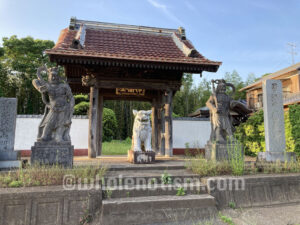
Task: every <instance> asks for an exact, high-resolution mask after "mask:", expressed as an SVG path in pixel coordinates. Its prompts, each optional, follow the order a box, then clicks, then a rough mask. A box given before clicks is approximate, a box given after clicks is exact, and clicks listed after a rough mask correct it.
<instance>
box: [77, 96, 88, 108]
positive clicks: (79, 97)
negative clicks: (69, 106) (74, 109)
mask: <svg viewBox="0 0 300 225" xmlns="http://www.w3.org/2000/svg"><path fill="white" fill-rule="evenodd" d="M74 99H75V104H76V105H77V104H79V103H80V102H88V101H89V96H88V95H84V94H79V95H75V96H74Z"/></svg>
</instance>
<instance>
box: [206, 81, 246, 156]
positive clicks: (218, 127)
mask: <svg viewBox="0 0 300 225" xmlns="http://www.w3.org/2000/svg"><path fill="white" fill-rule="evenodd" d="M215 83H216V84H217V88H216V89H215V86H214V84H215ZM212 87H213V93H212V95H211V96H210V97H209V99H208V101H207V102H206V106H207V107H208V108H209V110H210V121H211V135H210V140H209V141H208V142H207V144H206V146H205V157H206V158H207V159H212V160H227V159H228V148H230V149H236V148H235V145H236V144H237V143H236V140H235V139H234V137H233V133H234V127H233V120H232V117H231V114H230V111H234V112H237V113H239V114H247V113H250V112H251V110H249V109H248V108H247V107H246V106H245V105H244V104H242V103H241V102H239V101H235V100H233V99H232V98H231V95H232V94H234V92H235V87H234V85H233V84H231V83H226V81H225V80H223V79H222V80H212ZM226 87H231V88H232V94H231V95H228V94H227V93H226ZM241 151H243V150H242V149H241ZM242 154H243V152H242Z"/></svg>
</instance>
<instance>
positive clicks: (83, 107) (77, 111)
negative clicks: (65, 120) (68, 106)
mask: <svg viewBox="0 0 300 225" xmlns="http://www.w3.org/2000/svg"><path fill="white" fill-rule="evenodd" d="M89 108H90V103H89V102H80V103H78V104H77V105H75V106H74V115H87V114H88V111H89Z"/></svg>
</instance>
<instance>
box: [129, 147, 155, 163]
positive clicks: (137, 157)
mask: <svg viewBox="0 0 300 225" xmlns="http://www.w3.org/2000/svg"><path fill="white" fill-rule="evenodd" d="M128 161H129V162H131V163H133V164H148V163H154V162H155V152H153V151H152V152H143V151H141V152H135V151H133V150H129V151H128Z"/></svg>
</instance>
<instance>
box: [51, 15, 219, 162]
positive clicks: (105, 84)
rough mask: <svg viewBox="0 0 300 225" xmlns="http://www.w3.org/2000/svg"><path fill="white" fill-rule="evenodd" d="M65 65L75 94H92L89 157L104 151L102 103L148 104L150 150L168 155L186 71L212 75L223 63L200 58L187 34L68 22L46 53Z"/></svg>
mask: <svg viewBox="0 0 300 225" xmlns="http://www.w3.org/2000/svg"><path fill="white" fill-rule="evenodd" d="M46 53H47V54H48V55H49V57H50V60H51V61H52V62H56V63H57V64H58V65H61V66H64V69H65V75H66V77H67V81H68V83H69V85H70V87H71V89H72V91H73V93H90V110H89V146H88V155H89V157H90V158H95V157H96V156H100V155H101V149H102V112H103V101H104V100H137V101H147V102H151V103H152V148H153V150H154V151H155V152H156V153H157V154H159V155H165V156H172V154H173V147H172V143H173V140H172V99H173V96H174V95H175V93H176V91H178V90H179V89H180V86H181V79H182V76H183V74H184V73H200V75H201V74H202V71H209V72H216V71H217V70H218V68H219V66H220V65H221V62H215V61H210V60H208V59H206V58H204V57H203V56H202V55H201V54H200V53H199V52H198V51H197V50H196V49H195V48H194V47H193V45H192V44H191V42H190V41H188V40H187V39H186V36H185V30H184V29H183V28H181V27H180V28H179V29H178V30H177V29H163V28H154V27H144V26H131V25H122V24H111V23H101V22H92V21H85V20H77V19H76V18H71V21H70V25H69V27H68V28H66V29H64V30H62V31H61V34H60V36H59V39H58V41H57V43H56V45H55V46H54V47H53V48H52V49H51V50H47V51H46Z"/></svg>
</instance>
